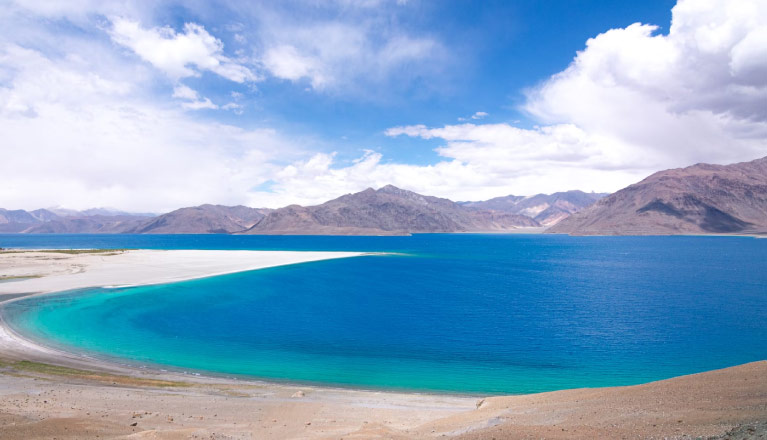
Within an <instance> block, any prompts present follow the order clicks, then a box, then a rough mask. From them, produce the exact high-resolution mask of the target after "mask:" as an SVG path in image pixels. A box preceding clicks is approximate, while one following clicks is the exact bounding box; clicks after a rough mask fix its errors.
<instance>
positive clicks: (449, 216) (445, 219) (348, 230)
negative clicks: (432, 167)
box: [245, 185, 539, 235]
mask: <svg viewBox="0 0 767 440" xmlns="http://www.w3.org/2000/svg"><path fill="white" fill-rule="evenodd" d="M529 226H539V225H538V223H537V222H536V221H535V220H533V219H531V218H529V217H525V216H521V215H516V214H511V213H504V212H490V211H482V210H476V209H468V208H465V207H463V206H461V205H459V204H458V203H455V202H452V201H450V200H447V199H442V198H438V197H430V196H423V195H421V194H417V193H414V192H412V191H406V190H403V189H400V188H397V187H395V186H392V185H388V186H385V187H383V188H381V189H379V190H373V189H371V188H368V189H366V190H364V191H362V192H358V193H355V194H347V195H345V196H341V197H339V198H337V199H334V200H331V201H329V202H325V203H323V204H321V205H317V206H308V207H303V206H298V205H291V206H288V207H285V208H281V209H277V210H274V211H272V212H270V213H269V214H268V215H267V216H266V217H264V218H263V219H262V220H261V221H260V222H258V223H257V224H256V225H255V226H253V227H252V228H250V229H249V230H247V231H246V232H245V233H246V234H308V235H316V234H346V235H393V234H407V233H419V232H480V231H486V232H490V231H505V230H512V229H515V228H519V227H529Z"/></svg>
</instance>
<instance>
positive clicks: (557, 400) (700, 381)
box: [0, 250, 767, 439]
mask: <svg viewBox="0 0 767 440" xmlns="http://www.w3.org/2000/svg"><path fill="white" fill-rule="evenodd" d="M359 255H361V254H359V253H346V252H343V253H342V252H254V251H148V250H140V251H108V252H85V253H57V252H53V253H51V252H22V253H0V275H1V276H2V277H3V278H5V281H4V282H2V283H0V295H3V296H0V301H3V299H5V300H12V298H14V297H17V296H18V295H26V294H32V293H46V292H53V291H58V290H68V289H75V288H82V287H91V286H117V285H135V284H153V283H165V282H173V281H179V280H183V279H191V278H199V277H205V276H213V275H217V274H223V273H232V272H238V271H244V270H254V269H258V268H262V267H271V266H277V265H282V264H295V263H301V262H308V261H318V260H322V259H328V258H345V257H354V256H359ZM25 277H26V278H25ZM670 355H672V354H670ZM765 378H767V362H765V361H761V362H754V363H750V364H745V365H741V366H737V367H732V368H728V369H724V370H717V371H711V372H706V373H701V374H696V375H690V376H683V377H678V378H674V379H669V380H664V381H659V382H653V383H649V384H644V385H638V386H629V387H613V388H599V389H579V390H564V391H556V392H550V393H541V394H532V395H523V396H507V397H504V396H501V397H487V398H485V397H484V396H453V395H439V394H417V393H398V392H381V391H365V390H352V389H337V388H330V387H317V386H304V385H297V384H278V383H266V382H259V381H251V380H235V379H226V378H216V377H205V376H198V375H194V374H185V373H181V372H167V371H161V370H150V369H140V368H136V367H130V366H125V365H119V364H115V363H106V362H102V361H97V360H94V359H90V358H85V357H81V356H78V355H74V354H69V353H63V352H59V351H57V350H53V349H50V348H46V347H40V346H38V345H36V344H34V343H32V342H30V341H27V340H25V339H24V338H22V337H20V336H19V335H15V334H13V333H12V332H11V331H9V330H8V329H6V328H0V438H3V439H6V438H8V439H34V438H41V439H42V438H46V439H47V438H60V439H62V438H66V439H82V438H134V439H138V438H151V439H185V438H214V439H251V438H252V439H256V438H258V439H262V438H263V439H284V438H301V439H325V438H328V439H331V438H335V439H337V438H351V439H371V438H402V439H405V438H442V437H448V438H470V439H485V438H487V439H490V438H498V439H500V438H562V439H564V438H680V439H681V438H698V437H700V438H760V437H758V436H759V435H761V436H763V437H762V438H764V436H766V435H767V434H766V432H767V424H765V422H767V380H765Z"/></svg>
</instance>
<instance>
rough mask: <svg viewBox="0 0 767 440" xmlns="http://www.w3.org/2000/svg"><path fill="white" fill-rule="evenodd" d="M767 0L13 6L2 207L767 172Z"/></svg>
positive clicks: (7, 31)
mask: <svg viewBox="0 0 767 440" xmlns="http://www.w3.org/2000/svg"><path fill="white" fill-rule="evenodd" d="M765 23H767V2H765V1H764V0H739V1H728V0H680V1H678V2H673V1H667V0H663V1H661V0H647V1H643V2H625V1H622V0H621V1H605V0H602V1H596V0H582V1H574V0H547V1H539V0H517V1H493V0H488V1H482V2H474V1H468V0H466V1H450V0H444V1H442V0H440V1H437V0H434V1H420V0H396V1H395V0H391V1H388V0H326V1H319V0H302V1H299V0H286V1H281V2H259V1H249V2H243V1H236V0H232V1H183V2H182V1H179V2H175V1H131V0H127V1H125V0H123V1H109V0H101V1H98V0H69V1H66V2H60V1H46V0H26V1H15V0H0V136H1V138H0V181H2V185H0V207H4V208H8V209H36V208H41V207H65V208H70V209H86V208H92V207H111V208H117V209H122V210H128V211H137V212H165V211H169V210H172V209H176V208H179V207H184V206H193V205H198V204H202V203H216V204H224V205H238V204H242V205H247V206H252V207H272V208H275V207H280V206H285V205H288V204H293V203H298V204H304V205H308V204H318V203H322V202H324V201H326V200H329V199H331V198H335V197H338V196H340V195H343V194H347V193H351V192H356V191H361V190H363V189H365V188H368V187H373V188H378V187H381V186H384V185H387V184H393V185H396V186H398V187H401V188H405V189H409V190H412V191H416V192H419V193H422V194H427V195H434V196H440V197H447V198H450V199H452V200H458V201H463V200H485V199H488V198H492V197H498V196H505V195H509V194H514V195H533V194H537V193H551V192H555V191H567V190H572V189H580V190H583V191H597V192H613V191H616V190H618V189H620V188H623V187H625V186H627V185H629V184H631V183H634V182H637V181H639V180H641V179H642V178H644V177H646V176H647V175H649V174H651V173H653V172H656V171H660V170H663V169H668V168H676V167H683V166H688V165H692V164H694V163H698V162H707V163H719V164H726V163H733V162H740V161H748V160H753V159H756V158H759V157H763V156H767V25H766V24H765Z"/></svg>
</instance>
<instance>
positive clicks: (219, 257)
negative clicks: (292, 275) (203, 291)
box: [0, 250, 363, 301]
mask: <svg viewBox="0 0 767 440" xmlns="http://www.w3.org/2000/svg"><path fill="white" fill-rule="evenodd" d="M359 255H363V253H360V252H288V251H211V250H128V251H107V252H103V251H100V252H94V253H78V254H67V253H57V252H33V251H25V252H19V253H16V252H3V253H0V280H2V279H3V278H5V280H4V281H3V282H0V301H1V300H2V299H3V297H2V295H18V294H25V293H48V292H56V291H63V290H72V289H81V288H85V287H96V286H126V285H143V284H160V283H171V282H175V281H183V280H189V279H194V278H204V277H210V276H215V275H223V274H227V273H234V272H243V271H248V270H256V269H263V268H266V267H274V266H282V265H286V264H296V263H305V262H310V261H319V260H328V259H334V258H348V257H355V256H359ZM25 277H28V278H25Z"/></svg>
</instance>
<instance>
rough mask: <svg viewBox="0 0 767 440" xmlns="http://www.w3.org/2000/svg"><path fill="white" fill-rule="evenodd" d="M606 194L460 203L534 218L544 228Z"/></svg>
mask: <svg viewBox="0 0 767 440" xmlns="http://www.w3.org/2000/svg"><path fill="white" fill-rule="evenodd" d="M607 195H608V194H606V193H585V192H583V191H577V190H576V191H567V192H558V193H554V194H537V195H534V196H531V197H522V196H505V197H496V198H494V199H490V200H485V201H483V202H460V203H461V205H463V206H465V207H467V208H472V209H482V210H492V211H500V212H508V213H511V214H519V215H524V216H527V217H531V218H533V219H534V220H535V221H537V222H538V223H540V224H541V225H542V226H552V225H555V224H557V223H559V222H560V221H562V220H563V219H565V218H567V217H569V216H570V215H571V214H574V213H576V212H578V211H580V210H581V209H583V208H585V207H587V206H591V205H592V204H593V203H594V202H596V201H597V200H599V199H601V198H602V197H605V196H607Z"/></svg>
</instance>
